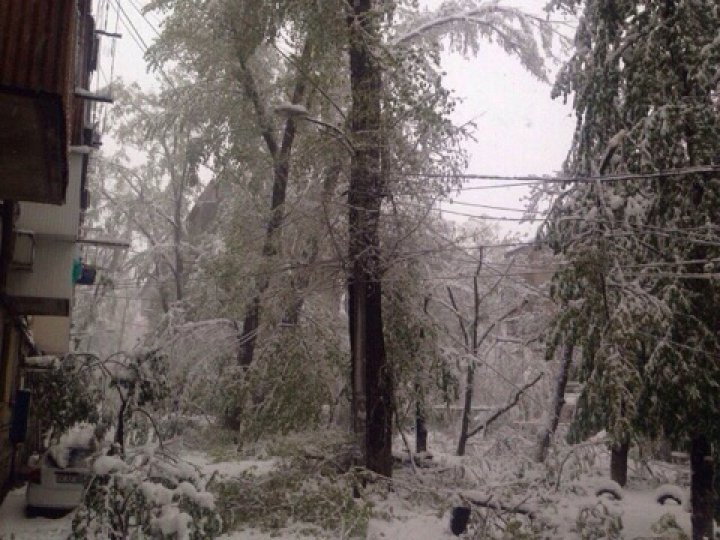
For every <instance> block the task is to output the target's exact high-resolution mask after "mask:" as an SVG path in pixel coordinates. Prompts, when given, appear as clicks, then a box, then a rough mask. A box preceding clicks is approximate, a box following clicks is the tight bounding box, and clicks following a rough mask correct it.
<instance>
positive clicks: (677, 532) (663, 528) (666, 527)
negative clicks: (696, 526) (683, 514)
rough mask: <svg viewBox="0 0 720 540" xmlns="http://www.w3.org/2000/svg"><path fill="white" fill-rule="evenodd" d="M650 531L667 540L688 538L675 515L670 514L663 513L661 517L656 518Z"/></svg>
mask: <svg viewBox="0 0 720 540" xmlns="http://www.w3.org/2000/svg"><path fill="white" fill-rule="evenodd" d="M651 529H652V532H654V533H655V534H658V535H660V536H662V538H667V539H668V540H688V539H689V537H688V535H687V534H685V531H683V529H682V527H681V526H680V525H678V522H677V520H676V519H675V516H673V515H672V514H663V515H662V517H661V518H660V519H659V520H657V521H656V522H655V523H653V524H652V526H651Z"/></svg>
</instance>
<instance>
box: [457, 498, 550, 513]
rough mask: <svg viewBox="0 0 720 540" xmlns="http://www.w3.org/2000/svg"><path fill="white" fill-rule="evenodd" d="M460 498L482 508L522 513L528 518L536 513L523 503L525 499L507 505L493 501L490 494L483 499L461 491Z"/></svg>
mask: <svg viewBox="0 0 720 540" xmlns="http://www.w3.org/2000/svg"><path fill="white" fill-rule="evenodd" d="M460 498H461V499H463V500H464V501H466V502H468V503H470V504H472V505H474V506H480V507H482V508H489V509H491V510H497V511H499V512H509V513H512V514H522V515H523V516H527V517H528V518H529V519H535V515H536V514H535V510H533V509H532V508H529V507H528V506H527V505H526V504H525V503H526V502H527V499H525V501H523V502H521V503H520V504H516V505H514V506H508V505H506V504H503V503H501V502H499V501H493V500H492V496H491V497H488V498H487V499H485V500H483V499H477V498H474V497H473V496H471V495H468V494H464V493H461V494H460Z"/></svg>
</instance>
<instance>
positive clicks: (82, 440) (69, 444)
mask: <svg viewBox="0 0 720 540" xmlns="http://www.w3.org/2000/svg"><path fill="white" fill-rule="evenodd" d="M94 438H95V428H94V427H93V426H92V425H91V424H88V423H81V424H76V425H75V426H73V427H72V428H70V430H68V431H67V433H64V434H63V435H62V436H61V437H60V440H59V441H58V443H57V444H55V445H53V446H51V447H50V449H49V450H48V453H49V454H50V457H52V458H53V460H55V463H57V465H58V467H60V468H61V469H64V468H66V467H67V466H68V460H69V459H70V449H71V448H89V447H90V446H91V444H92V441H93V439H94Z"/></svg>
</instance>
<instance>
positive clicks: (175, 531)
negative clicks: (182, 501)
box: [152, 506, 192, 540]
mask: <svg viewBox="0 0 720 540" xmlns="http://www.w3.org/2000/svg"><path fill="white" fill-rule="evenodd" d="M191 523H192V517H190V515H188V514H186V513H185V512H181V511H180V509H179V508H177V507H176V506H164V507H163V509H162V511H161V512H160V515H159V516H158V517H156V518H154V519H153V520H152V527H153V529H155V530H158V531H160V533H161V534H162V535H163V537H169V536H172V535H175V536H174V537H175V538H177V540H189V539H190V524H191Z"/></svg>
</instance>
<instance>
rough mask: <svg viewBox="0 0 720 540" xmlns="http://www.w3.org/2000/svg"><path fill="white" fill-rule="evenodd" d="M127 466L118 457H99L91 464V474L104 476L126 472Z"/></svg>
mask: <svg viewBox="0 0 720 540" xmlns="http://www.w3.org/2000/svg"><path fill="white" fill-rule="evenodd" d="M128 468H129V467H128V465H127V463H125V462H124V461H123V460H122V459H121V458H120V457H118V456H100V457H99V458H97V459H96V460H95V462H94V463H93V472H94V473H95V474H97V475H100V476H104V475H106V474H111V473H115V472H127V470H128Z"/></svg>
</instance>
